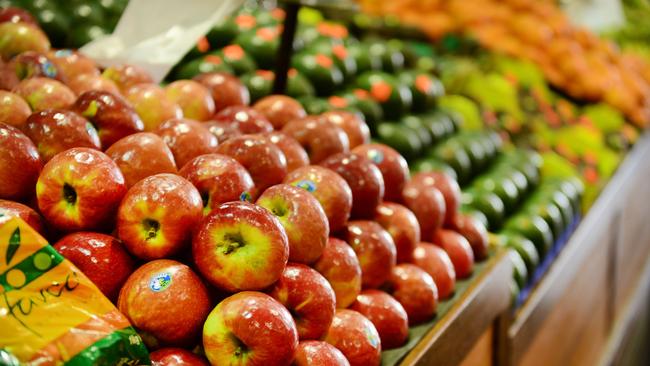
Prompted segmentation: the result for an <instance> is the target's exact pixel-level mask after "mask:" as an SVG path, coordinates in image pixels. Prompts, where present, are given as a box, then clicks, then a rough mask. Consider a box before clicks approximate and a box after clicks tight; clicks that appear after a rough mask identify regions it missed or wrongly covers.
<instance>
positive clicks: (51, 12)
mask: <svg viewBox="0 0 650 366" xmlns="http://www.w3.org/2000/svg"><path fill="white" fill-rule="evenodd" d="M32 14H33V15H34V17H35V18H36V20H37V21H38V24H39V25H40V26H41V28H42V29H43V31H44V32H45V33H46V34H47V36H48V37H49V38H50V42H52V45H53V46H55V47H63V46H64V45H65V41H66V37H67V36H68V34H69V33H70V31H71V30H70V19H69V18H68V17H66V16H65V15H64V14H63V13H62V12H61V10H60V9H58V8H55V7H52V8H46V9H41V10H39V11H36V12H34V13H32Z"/></svg>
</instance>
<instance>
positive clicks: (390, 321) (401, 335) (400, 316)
mask: <svg viewBox="0 0 650 366" xmlns="http://www.w3.org/2000/svg"><path fill="white" fill-rule="evenodd" d="M350 309H351V310H355V311H358V312H359V313H361V314H362V315H363V316H365V317H366V318H368V320H370V321H371V322H372V324H373V325H374V326H375V328H376V329H377V333H379V338H380V339H381V346H382V349H385V350H386V349H391V348H397V347H400V346H402V345H404V343H405V342H406V340H407V338H408V335H409V321H408V315H407V314H406V310H404V307H402V305H401V304H400V303H399V302H398V301H397V300H395V298H393V297H392V296H390V295H389V294H387V293H385V292H383V291H379V290H363V291H361V293H360V294H359V296H357V301H355V302H354V304H352V306H350Z"/></svg>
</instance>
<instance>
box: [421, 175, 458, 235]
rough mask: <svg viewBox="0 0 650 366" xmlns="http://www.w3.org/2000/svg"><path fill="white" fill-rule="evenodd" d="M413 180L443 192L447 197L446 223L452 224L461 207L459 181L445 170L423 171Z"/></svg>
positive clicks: (446, 224) (447, 224)
mask: <svg viewBox="0 0 650 366" xmlns="http://www.w3.org/2000/svg"><path fill="white" fill-rule="evenodd" d="M411 180H412V181H413V183H414V184H419V185H423V186H433V187H435V188H437V189H438V190H439V191H440V193H442V196H443V197H444V198H445V208H446V210H445V219H444V225H445V226H449V225H451V224H452V222H453V219H454V216H455V215H456V213H457V212H458V209H459V207H460V186H459V185H458V183H457V182H456V181H455V180H454V179H453V178H452V177H450V176H449V175H447V174H446V173H443V172H426V173H425V172H421V173H417V174H415V175H414V176H413V177H412V178H411Z"/></svg>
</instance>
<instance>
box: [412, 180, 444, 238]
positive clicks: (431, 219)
mask: <svg viewBox="0 0 650 366" xmlns="http://www.w3.org/2000/svg"><path fill="white" fill-rule="evenodd" d="M402 197H403V200H404V205H405V206H406V207H408V208H409V209H410V210H411V211H413V213H414V214H415V217H417V218H418V222H419V223H420V236H421V237H422V239H423V240H431V238H433V234H434V233H435V232H436V230H438V229H440V228H441V227H442V222H443V220H444V218H445V212H446V206H445V198H444V196H443V195H442V193H440V191H439V190H438V189H437V188H435V187H433V186H423V185H419V184H415V183H413V182H408V183H406V186H405V187H404V190H403V191H402Z"/></svg>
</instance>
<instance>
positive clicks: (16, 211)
mask: <svg viewBox="0 0 650 366" xmlns="http://www.w3.org/2000/svg"><path fill="white" fill-rule="evenodd" d="M11 217H20V218H21V219H22V220H23V221H25V223H27V225H29V226H31V227H32V229H34V230H36V231H38V232H39V233H40V234H41V235H43V236H44V235H45V225H44V224H43V218H42V217H41V215H39V214H38V212H36V211H34V209H32V208H31V207H29V206H26V205H23V204H22V203H18V202H14V201H7V200H3V199H0V221H4V220H7V219H9V218H11ZM0 224H1V223H0Z"/></svg>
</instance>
